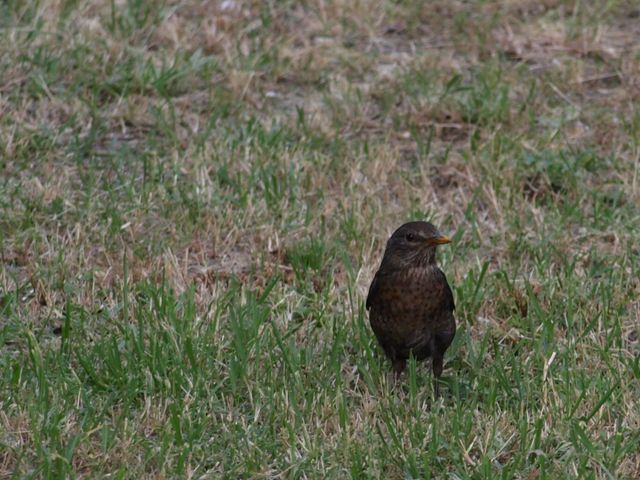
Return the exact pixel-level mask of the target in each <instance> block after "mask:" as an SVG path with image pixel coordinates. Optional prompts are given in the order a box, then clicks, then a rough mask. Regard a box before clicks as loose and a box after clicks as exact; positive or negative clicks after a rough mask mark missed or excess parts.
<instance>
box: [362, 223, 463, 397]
mask: <svg viewBox="0 0 640 480" xmlns="http://www.w3.org/2000/svg"><path fill="white" fill-rule="evenodd" d="M450 242H451V240H450V239H449V237H447V236H446V235H443V234H442V233H440V231H439V230H438V229H437V228H436V227H435V226H434V225H433V224H431V223H429V222H424V221H417V222H409V223H405V224H404V225H402V226H400V227H399V228H398V229H397V230H396V231H395V232H393V234H392V235H391V237H390V238H389V240H388V241H387V245H386V248H385V251H384V255H383V257H382V262H381V263H380V268H379V269H378V271H377V272H376V274H375V276H374V277H373V280H372V282H371V285H370V287H369V292H368V295H367V300H366V309H367V310H368V311H369V323H370V324H371V329H372V330H373V332H374V334H375V336H376V337H377V339H378V342H379V344H380V346H381V347H382V350H384V353H385V354H386V356H387V357H388V358H389V360H391V364H392V368H393V370H394V371H395V373H396V377H399V376H400V375H401V374H402V372H403V371H404V369H405V367H406V364H407V360H408V359H409V357H410V356H411V355H413V356H414V357H415V358H416V360H424V359H426V358H428V357H431V362H432V365H431V366H432V370H433V378H434V384H435V393H436V395H438V380H439V378H440V376H441V375H442V370H443V358H444V353H445V351H446V350H447V348H449V345H451V342H452V341H453V338H454V336H455V334H456V322H455V318H454V316H453V311H454V310H455V303H454V299H453V293H452V292H451V287H449V283H448V282H447V277H446V276H445V274H444V272H443V271H442V270H440V268H439V267H438V265H437V263H436V247H437V246H438V245H444V244H447V243H450Z"/></svg>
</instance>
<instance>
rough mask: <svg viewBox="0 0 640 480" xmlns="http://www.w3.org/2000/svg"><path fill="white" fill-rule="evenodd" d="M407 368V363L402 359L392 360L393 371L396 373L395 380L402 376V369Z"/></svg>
mask: <svg viewBox="0 0 640 480" xmlns="http://www.w3.org/2000/svg"><path fill="white" fill-rule="evenodd" d="M406 366H407V361H406V360H405V359H404V358H394V359H393V371H394V372H395V373H396V378H398V377H400V375H402V372H403V371H404V368H405V367H406Z"/></svg>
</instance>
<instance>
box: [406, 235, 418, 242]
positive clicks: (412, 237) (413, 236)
mask: <svg viewBox="0 0 640 480" xmlns="http://www.w3.org/2000/svg"><path fill="white" fill-rule="evenodd" d="M405 238H406V239H407V241H408V242H413V241H414V240H415V239H416V237H415V235H414V234H413V233H407V235H406V237H405Z"/></svg>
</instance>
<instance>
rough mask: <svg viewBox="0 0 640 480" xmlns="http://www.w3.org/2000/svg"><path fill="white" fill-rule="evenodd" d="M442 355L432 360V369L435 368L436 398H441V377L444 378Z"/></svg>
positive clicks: (434, 389)
mask: <svg viewBox="0 0 640 480" xmlns="http://www.w3.org/2000/svg"><path fill="white" fill-rule="evenodd" d="M442 360H443V356H442V354H437V353H436V354H434V355H433V358H432V359H431V367H432V368H433V391H434V393H435V396H436V397H439V396H440V377H441V376H442Z"/></svg>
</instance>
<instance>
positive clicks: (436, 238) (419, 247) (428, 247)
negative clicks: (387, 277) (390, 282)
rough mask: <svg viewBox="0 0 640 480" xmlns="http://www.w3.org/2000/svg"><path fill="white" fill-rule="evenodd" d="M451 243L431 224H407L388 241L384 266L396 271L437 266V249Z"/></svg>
mask: <svg viewBox="0 0 640 480" xmlns="http://www.w3.org/2000/svg"><path fill="white" fill-rule="evenodd" d="M449 242H451V240H449V237H447V236H446V235H443V234H442V233H440V232H439V231H438V229H437V228H436V227H434V226H433V225H432V224H431V223H429V222H409V223H405V224H404V225H402V226H401V227H400V228H398V229H397V230H396V231H395V232H393V235H391V237H390V238H389V240H388V241H387V248H386V249H385V252H384V258H383V259H382V266H383V267H388V268H391V269H396V268H406V267H418V266H426V265H430V264H432V265H435V262H436V247H437V246H438V245H442V244H445V243H449Z"/></svg>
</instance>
